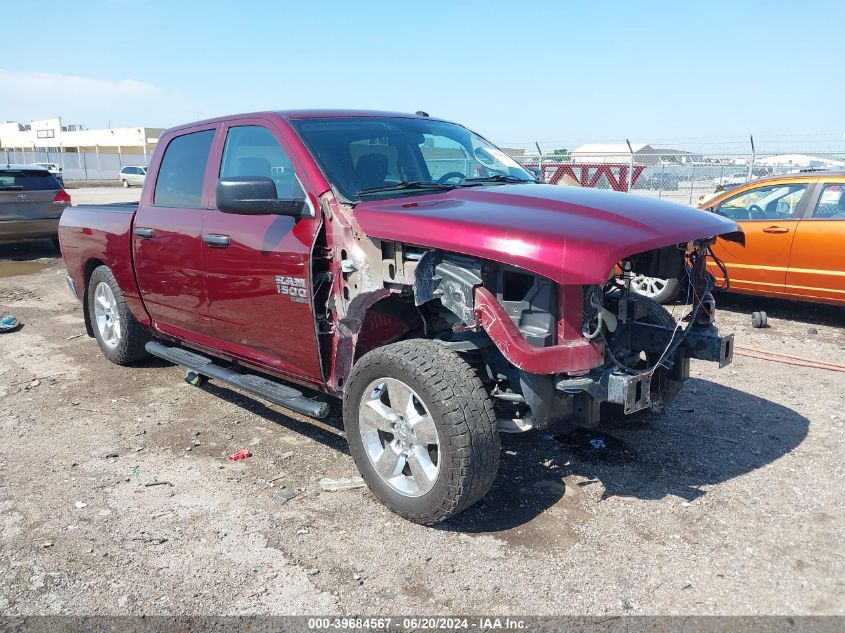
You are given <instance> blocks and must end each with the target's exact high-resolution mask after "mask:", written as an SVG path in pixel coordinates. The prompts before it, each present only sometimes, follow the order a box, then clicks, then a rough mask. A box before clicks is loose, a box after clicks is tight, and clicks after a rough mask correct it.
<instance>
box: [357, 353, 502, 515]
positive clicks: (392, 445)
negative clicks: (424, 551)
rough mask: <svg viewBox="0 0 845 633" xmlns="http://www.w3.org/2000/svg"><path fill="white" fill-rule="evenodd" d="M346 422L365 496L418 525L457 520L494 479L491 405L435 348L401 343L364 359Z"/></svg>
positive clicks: (450, 356) (465, 371)
mask: <svg viewBox="0 0 845 633" xmlns="http://www.w3.org/2000/svg"><path fill="white" fill-rule="evenodd" d="M343 419H344V426H345V429H346V438H347V441H348V442H349V449H350V452H351V453H352V457H353V459H354V460H355V464H356V466H357V467H358V470H359V471H360V472H361V476H362V477H363V478H364V481H366V482H367V485H368V486H369V488H370V490H372V492H373V493H374V494H375V495H376V496H377V497H378V498H379V499H380V500H381V501H382V503H384V504H385V505H386V506H387V507H388V508H390V509H391V510H392V511H393V512H396V513H397V514H399V515H400V516H403V517H405V518H406V519H410V520H411V521H414V522H416V523H422V524H425V525H431V524H433V523H437V522H439V521H443V520H445V519H448V518H449V517H451V516H454V515H455V514H457V513H459V512H461V511H462V510H464V509H466V508H468V507H469V506H471V505H472V504H474V503H475V502H476V501H478V500H479V499H481V498H482V497H483V496H484V495H485V494H487V492H488V491H489V490H490V488H491V486H492V485H493V480H494V479H495V478H496V471H497V470H498V467H499V447H500V444H499V434H498V430H497V428H496V416H495V413H494V412H493V403H492V401H491V400H490V397H489V396H488V394H487V392H486V391H485V389H484V386H483V385H482V383H481V380H480V379H479V378H478V376H477V375H476V374H475V372H474V370H473V369H472V367H470V366H469V365H468V364H467V363H466V361H464V359H463V358H461V357H460V356H459V355H458V354H456V353H454V352H452V351H449V350H447V349H445V348H444V347H443V346H441V345H439V344H438V343H436V342H434V341H428V340H408V341H402V342H399V343H394V344H392V345H387V346H385V347H382V348H379V349H376V350H373V351H371V352H369V353H368V354H366V355H365V356H363V357H362V358H361V359H360V360H359V361H358V362H357V363H356V364H355V367H354V368H353V371H352V376H351V377H350V380H349V383H348V385H347V389H346V392H345V394H344V398H343Z"/></svg>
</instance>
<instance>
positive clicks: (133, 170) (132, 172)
mask: <svg viewBox="0 0 845 633" xmlns="http://www.w3.org/2000/svg"><path fill="white" fill-rule="evenodd" d="M117 178H118V180H120V184H122V185H123V187H124V188H128V187H142V186H143V185H144V180H145V179H146V178H147V168H146V167H144V166H142V165H131V166H128V167H123V168H121V170H120V175H119V176H118V177H117Z"/></svg>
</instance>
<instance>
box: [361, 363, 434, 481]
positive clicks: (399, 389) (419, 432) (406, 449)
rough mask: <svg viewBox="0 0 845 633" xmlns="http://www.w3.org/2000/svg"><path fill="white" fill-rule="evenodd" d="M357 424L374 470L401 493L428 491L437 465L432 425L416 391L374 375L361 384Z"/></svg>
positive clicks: (399, 382) (396, 381)
mask: <svg viewBox="0 0 845 633" xmlns="http://www.w3.org/2000/svg"><path fill="white" fill-rule="evenodd" d="M358 429H359V431H360V433H361V440H362V441H363V444H364V450H365V451H366V453H367V457H368V458H369V460H370V463H371V464H372V465H373V468H374V469H375V471H376V473H377V474H378V476H379V477H381V479H382V481H384V482H385V483H386V484H387V485H388V486H390V487H391V488H393V489H394V490H395V491H396V492H398V493H399V494H402V495H405V496H406V497H420V496H422V495H424V494H425V493H427V492H428V491H430V490H431V489H432V488H433V487H434V484H435V482H436V481H437V475H438V473H439V471H440V439H439V438H438V436H437V427H436V426H435V425H434V420H433V419H432V417H431V414H430V413H429V412H428V409H427V408H426V406H425V404H424V403H423V401H422V398H420V397H419V396H418V395H417V394H416V392H414V390H413V389H411V388H410V387H409V386H408V385H406V384H405V383H404V382H402V381H401V380H397V379H395V378H379V379H378V380H374V381H373V382H371V383H370V384H369V385H368V386H367V388H366V389H365V390H364V395H363V396H362V398H361V402H360V405H359V407H358Z"/></svg>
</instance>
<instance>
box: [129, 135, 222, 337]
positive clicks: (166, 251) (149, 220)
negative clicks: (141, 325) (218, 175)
mask: <svg viewBox="0 0 845 633" xmlns="http://www.w3.org/2000/svg"><path fill="white" fill-rule="evenodd" d="M214 137H215V129H214V128H210V129H205V130H203V129H200V130H197V131H193V132H190V133H187V134H182V135H180V136H175V137H173V138H172V139H171V140H169V141H167V148H166V149H165V152H164V155H163V157H162V159H161V162H160V164H159V165H158V171H157V172H155V173H157V177H156V182H155V184H154V187H153V193H152V194H150V193H149V192H148V191H147V190H146V189H145V190H144V194H143V196H142V199H141V202H140V204H139V206H138V212H137V213H136V215H135V219H134V224H133V235H132V243H133V253H134V259H135V274H136V276H137V279H138V287H139V288H140V290H141V296H142V298H143V300H144V304H145V306H146V308H147V311H148V312H149V314H150V316H151V317H152V320H153V324H154V325H155V327H156V328H158V329H159V330H161V331H162V332H164V333H165V334H170V335H173V336H176V337H178V338H182V339H186V340H191V341H194V342H198V343H204V344H206V345H212V344H213V341H214V338H213V331H212V328H211V320H210V318H209V315H208V298H207V296H206V292H205V277H204V274H203V261H202V257H203V249H202V241H201V237H202V228H203V223H204V222H205V216H206V213H207V212H208V210H207V209H206V208H205V207H206V206H207V204H206V200H204V196H203V184H204V182H205V179H206V177H207V176H206V171H207V164H208V157H209V153H210V151H211V148H212V143H213V141H214Z"/></svg>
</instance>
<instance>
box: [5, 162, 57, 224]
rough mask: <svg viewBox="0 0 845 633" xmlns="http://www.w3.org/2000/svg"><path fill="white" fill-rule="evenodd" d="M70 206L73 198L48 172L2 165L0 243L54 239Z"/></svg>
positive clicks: (33, 168)
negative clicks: (61, 219) (63, 214)
mask: <svg viewBox="0 0 845 633" xmlns="http://www.w3.org/2000/svg"><path fill="white" fill-rule="evenodd" d="M68 206H70V196H69V195H68V193H67V192H66V191H65V190H64V188H63V187H62V185H61V184H59V181H58V180H56V177H55V176H54V175H53V174H51V173H50V172H49V171H47V170H46V169H42V168H41V167H34V166H32V165H11V164H6V165H3V164H0V241H10V240H25V239H39V238H50V239H54V240H55V239H56V235H57V232H58V228H59V218H60V217H61V215H62V212H63V211H64V210H65V209H66V208H67V207H68Z"/></svg>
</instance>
